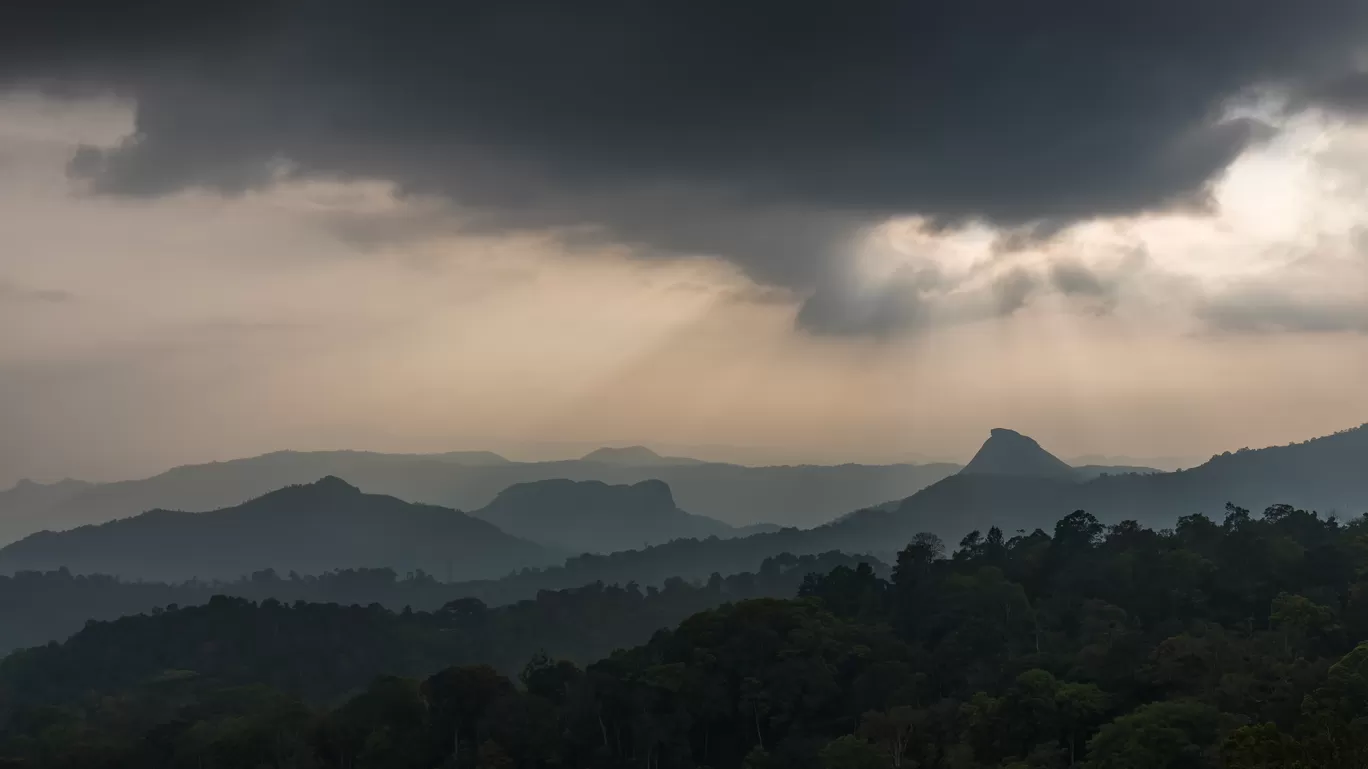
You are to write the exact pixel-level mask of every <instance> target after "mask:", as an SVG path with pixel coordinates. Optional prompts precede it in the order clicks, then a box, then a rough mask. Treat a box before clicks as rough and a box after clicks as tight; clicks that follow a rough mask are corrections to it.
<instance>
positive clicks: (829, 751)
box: [818, 734, 897, 769]
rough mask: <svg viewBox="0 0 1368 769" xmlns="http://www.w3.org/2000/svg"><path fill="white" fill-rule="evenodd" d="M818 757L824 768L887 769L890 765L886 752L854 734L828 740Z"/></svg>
mask: <svg viewBox="0 0 1368 769" xmlns="http://www.w3.org/2000/svg"><path fill="white" fill-rule="evenodd" d="M818 758H819V759H820V760H821V762H822V769H885V767H887V766H888V756H887V755H886V754H884V753H883V752H882V751H880V750H879V749H878V748H876V747H874V745H872V744H870V742H869V741H868V740H864V739H861V738H859V737H856V736H855V735H853V734H847V735H846V736H844V737H838V738H836V739H834V740H832V741H831V742H828V743H827V744H826V747H824V748H822V750H821V752H820V753H819V754H818ZM894 766H897V764H896V763H895V764H894Z"/></svg>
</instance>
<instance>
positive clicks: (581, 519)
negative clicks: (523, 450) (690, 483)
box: [471, 479, 737, 553]
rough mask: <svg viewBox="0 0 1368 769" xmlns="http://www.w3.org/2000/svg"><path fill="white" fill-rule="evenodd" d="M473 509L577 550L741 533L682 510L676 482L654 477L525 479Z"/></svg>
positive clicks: (513, 530) (507, 527)
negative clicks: (619, 481) (625, 480)
mask: <svg viewBox="0 0 1368 769" xmlns="http://www.w3.org/2000/svg"><path fill="white" fill-rule="evenodd" d="M471 515H474V516H475V517H477V518H483V519H484V520H486V521H489V522H490V523H492V524H494V525H495V526H498V527H499V528H500V529H502V530H504V531H506V532H508V533H509V534H512V535H514V536H516V537H521V538H523V539H527V540H531V541H533V542H538V543H540V544H543V545H546V546H548V547H553V548H556V549H560V550H565V551H568V552H571V553H612V552H617V551H619V550H632V549H636V548H642V547H648V546H650V545H657V544H661V543H665V542H669V541H671V540H674V539H686V538H691V539H706V538H707V537H727V536H734V535H735V534H736V533H737V532H736V530H735V529H734V528H733V527H731V526H728V525H727V524H725V523H722V522H721V521H718V520H714V519H712V518H707V517H704V516H701V515H692V514H690V513H686V512H684V511H683V510H680V509H679V508H678V507H677V506H676V505H675V501H674V497H673V496H672V495H671V494H670V487H669V486H668V485H666V484H665V483H664V482H662V481H654V480H652V481H641V482H639V483H634V484H632V485H630V486H628V485H625V484H624V485H616V486H610V485H608V484H606V483H603V482H601V481H568V480H565V479H556V480H550V481H535V482H531V483H520V484H517V485H516V486H510V487H508V488H507V489H504V490H503V491H501V492H499V496H497V497H495V498H494V501H493V502H491V503H489V505H488V506H486V507H484V508H481V509H480V510H476V511H475V512H473V513H471Z"/></svg>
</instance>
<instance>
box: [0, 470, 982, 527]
mask: <svg viewBox="0 0 1368 769" xmlns="http://www.w3.org/2000/svg"><path fill="white" fill-rule="evenodd" d="M595 453H596V452H595ZM652 455H653V456H654V453H653V452H652ZM591 456H592V453H591ZM600 456H602V455H600ZM609 456H610V457H614V458H616V459H617V460H618V461H613V462H604V461H598V460H593V461H586V460H583V459H576V460H567V461H557V462H510V461H508V460H506V459H504V458H502V457H500V456H498V455H496V454H489V453H486V452H457V453H450V454H377V453H374V452H364V451H320V452H297V451H281V452H275V453H271V454H264V455H261V456H257V457H250V458H246V459H236V460H231V461H227V462H211V463H208V464H201V465H187V466H184V467H177V468H175V469H172V470H169V471H167V472H165V473H162V474H160V475H156V476H153V477H151V478H145V479H141V480H131V481H120V482H115V483H103V484H95V485H91V486H90V487H89V488H85V489H81V490H78V491H76V493H72V494H66V495H62V496H60V497H56V498H53V499H51V500H50V501H49V502H47V503H44V504H39V505H25V506H22V507H21V506H18V505H15V504H11V503H9V502H7V501H6V499H5V497H4V496H3V495H0V544H4V543H6V542H10V541H13V540H16V539H18V538H20V537H22V536H24V535H27V534H32V533H34V532H37V531H42V530H54V531H59V530H64V529H70V528H74V527H77V526H82V525H86V524H93V523H103V522H105V521H110V520H114V519H116V518H124V517H128V516H131V515H137V514H139V513H142V512H144V511H147V510H152V509H157V508H164V509H172V510H213V509H217V508H222V507H231V506H233V505H238V504H241V503H242V502H244V501H246V500H248V499H252V498H255V497H259V496H261V495H262V494H266V493H268V492H270V491H272V490H273V489H279V488H281V487H283V486H288V485H292V484H304V483H310V482H312V481H314V480H317V479H318V478H321V477H324V476H327V475H334V476H337V477H339V478H345V479H347V481H348V482H349V483H352V484H355V485H356V486H357V487H359V488H361V489H363V490H364V491H366V492H368V493H375V494H388V495H391V496H395V497H399V498H400V499H404V500H408V501H411V502H423V503H427V504H433V505H440V506H443V507H452V508H455V509H458V510H476V509H479V508H482V507H484V506H486V505H488V504H490V503H491V502H493V501H494V498H495V497H496V496H497V495H498V494H499V492H501V491H503V490H504V489H506V488H508V487H509V486H512V485H514V484H518V483H527V482H531V481H544V480H551V479H556V478H564V479H568V480H573V481H590V480H593V481H602V482H604V483H608V484H633V483H639V482H641V481H645V480H653V479H655V480H661V481H664V482H665V483H667V484H669V486H670V489H671V491H672V493H673V495H674V497H675V500H676V501H677V502H678V504H679V506H680V507H681V508H683V509H685V510H688V511H689V512H691V513H694V514H696V515H703V516H707V517H709V518H715V519H717V520H719V521H723V522H725V523H727V524H730V525H732V526H748V525H752V524H758V523H774V524H780V525H787V526H816V525H818V524H821V523H825V522H826V521H829V520H831V518H832V517H834V516H835V515H836V514H838V513H841V512H844V511H848V510H854V509H858V508H861V507H867V506H869V505H875V504H879V503H881V502H885V501H887V500H889V499H902V498H905V497H906V496H908V495H909V494H912V493H913V492H915V491H917V490H918V489H921V488H924V487H925V486H927V485H928V484H931V483H934V482H935V481H938V480H940V479H941V478H944V477H946V476H948V475H951V474H953V473H955V472H956V471H958V470H959V466H958V465H953V464H935V465H839V466H816V465H795V466H776V467H747V466H742V465H730V464H721V463H711V462H706V463H704V462H695V463H692V464H671V463H670V461H669V459H668V458H663V459H665V460H666V461H665V463H664V464H662V463H661V462H659V461H650V463H648V464H645V465H633V464H623V463H622V461H623V460H628V461H632V457H634V456H635V457H638V461H639V460H640V458H641V457H642V456H643V455H641V454H640V453H639V452H628V453H627V454H622V453H610V454H609ZM647 459H649V458H647Z"/></svg>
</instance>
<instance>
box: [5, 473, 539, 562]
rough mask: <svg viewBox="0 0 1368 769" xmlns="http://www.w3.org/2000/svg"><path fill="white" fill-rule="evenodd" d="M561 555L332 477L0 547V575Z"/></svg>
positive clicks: (528, 558)
mask: <svg viewBox="0 0 1368 769" xmlns="http://www.w3.org/2000/svg"><path fill="white" fill-rule="evenodd" d="M563 557H564V552H562V551H558V550H554V549H551V548H547V547H544V546H542V545H538V544H534V543H532V542H529V541H527V540H524V539H520V538H518V537H515V536H513V535H511V534H507V533H505V532H503V531H501V530H500V529H499V528H498V527H497V526H495V525H494V524H492V523H489V522H487V521H483V520H480V519H478V518H474V517H471V516H469V515H466V514H464V513H461V512H458V511H456V510H451V509H447V508H442V507H436V506H434V505H425V504H415V503H410V502H405V501H403V500H399V499H395V498H394V497H389V496H384V495H380V494H365V493H363V492H362V491H361V490H360V489H358V488H356V487H355V486H352V485H351V484H349V483H347V482H346V481H343V480H341V479H339V478H335V477H331V476H329V477H326V478H323V479H321V480H318V481H316V482H314V483H310V484H305V485H297V486H287V487H285V488H283V489H279V490H277V491H273V492H271V493H269V494H266V495H264V496H261V497H258V498H256V499H253V500H250V501H248V502H245V503H243V504H240V505H237V506H234V507H228V508H223V509H219V510H213V511H210V512H205V513H187V512H180V511H173V510H151V511H148V512H145V513H142V514H140V515H136V516H133V517H130V518H123V519H120V520H115V521H109V522H107V523H102V524H96V525H89V526H82V527H78V528H76V529H72V530H70V531H63V532H41V533H39V534H34V535H32V536H30V537H26V538H24V539H22V540H20V541H19V542H16V543H14V544H11V545H9V546H7V547H4V548H0V572H4V573H8V572H14V571H20V570H48V569H55V568H58V567H67V568H69V569H70V570H71V571H73V572H76V573H86V574H90V573H98V574H110V575H115V576H119V577H123V578H125V579H141V580H164V581H172V582H174V581H180V580H185V579H190V578H199V579H233V578H237V577H240V576H242V575H246V574H251V573H252V572H255V571H261V570H265V569H274V570H275V571H277V572H279V573H281V574H284V573H287V572H290V571H294V572H298V573H301V574H319V573H322V572H326V571H329V570H332V569H336V568H339V567H341V566H347V565H360V564H365V565H383V566H388V567H390V568H393V569H395V570H396V571H398V572H399V573H401V574H402V573H404V572H406V571H416V570H419V569H421V570H424V571H426V572H428V573H429V574H432V575H434V576H437V577H439V578H446V579H448V580H451V579H457V580H461V579H479V578H488V577H495V576H501V575H504V574H507V573H508V572H510V571H512V570H514V569H517V568H522V567H527V566H542V565H547V564H550V563H554V562H557V561H560V560H562V559H563Z"/></svg>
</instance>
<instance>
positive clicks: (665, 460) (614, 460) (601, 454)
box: [580, 446, 707, 467]
mask: <svg viewBox="0 0 1368 769" xmlns="http://www.w3.org/2000/svg"><path fill="white" fill-rule="evenodd" d="M580 461H581V462H602V463H604V464H609V465H623V466H626V467H654V466H658V465H703V464H707V463H706V462H704V461H703V460H701V459H691V458H689V457H662V456H661V455H659V454H657V453H655V452H654V451H651V450H650V449H648V448H646V447H645V446H627V447H624V448H612V447H608V446H605V447H604V448H601V449H595V450H593V451H591V452H589V453H588V454H585V455H584V456H582V457H580Z"/></svg>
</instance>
